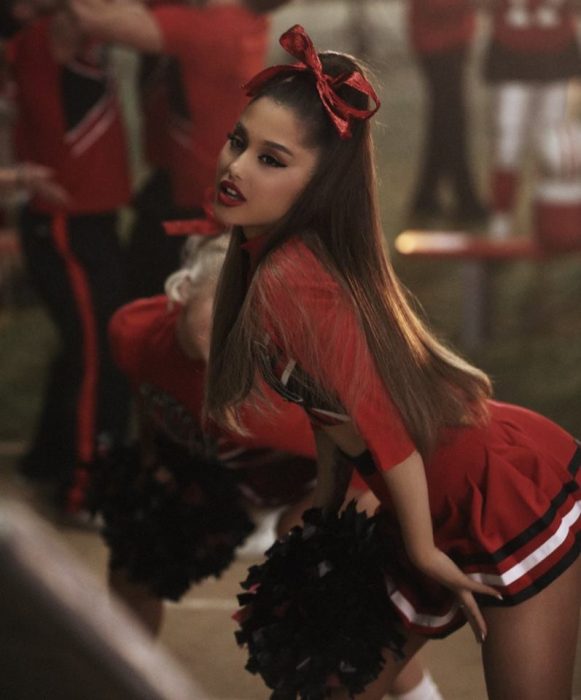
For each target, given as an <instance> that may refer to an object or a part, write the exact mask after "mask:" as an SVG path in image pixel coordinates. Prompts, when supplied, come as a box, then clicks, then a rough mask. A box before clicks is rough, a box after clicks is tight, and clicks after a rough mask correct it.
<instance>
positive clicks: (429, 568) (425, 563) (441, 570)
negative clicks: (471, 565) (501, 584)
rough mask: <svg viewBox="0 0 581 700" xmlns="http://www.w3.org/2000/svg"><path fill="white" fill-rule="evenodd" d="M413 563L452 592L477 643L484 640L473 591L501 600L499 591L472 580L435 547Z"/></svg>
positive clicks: (484, 627) (484, 630) (484, 633)
mask: <svg viewBox="0 0 581 700" xmlns="http://www.w3.org/2000/svg"><path fill="white" fill-rule="evenodd" d="M414 564H415V565H416V567H417V568H418V569H420V571H422V572H423V573H424V574H426V575H427V576H429V577H430V578H433V579H434V580H436V581H438V583H441V584H442V585H443V586H446V588H449V589H450V590H451V591H453V592H454V594H455V595H456V597H457V598H458V603H459V605H460V608H461V609H462V612H463V613H464V615H465V617H466V619H467V620H468V622H469V623H470V627H472V631H473V632H474V635H475V637H476V641H477V642H478V643H479V644H481V643H482V642H484V640H485V639H486V634H487V628H486V622H485V621H484V618H483V617H482V613H481V612H480V608H479V607H478V604H477V603H476V600H475V599H474V593H482V594H484V595H491V596H494V597H495V598H498V599H499V600H502V596H501V595H500V593H498V591H496V590H495V589H494V588H491V587H490V586H487V585H485V584H484V583H478V582H477V581H473V580H472V579H471V578H469V577H468V576H467V575H466V574H465V573H464V572H463V571H461V569H459V568H458V567H457V566H456V564H454V562H453V561H452V560H451V559H450V557H448V556H447V555H446V554H444V552H442V551H441V550H439V549H437V548H436V547H434V548H433V549H431V550H430V551H429V553H428V554H427V555H424V556H422V558H421V560H418V561H415V562H414Z"/></svg>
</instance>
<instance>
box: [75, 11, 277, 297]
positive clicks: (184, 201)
mask: <svg viewBox="0 0 581 700" xmlns="http://www.w3.org/2000/svg"><path fill="white" fill-rule="evenodd" d="M287 1H288V0H234V1H233V0H205V1H204V2H196V3H189V2H164V1H162V2H159V1H156V2H153V3H147V4H146V3H143V4H141V3H130V4H126V3H111V2H108V1H107V0H70V3H69V4H70V8H71V10H72V11H73V13H74V15H75V17H76V19H77V21H78V22H79V24H80V26H81V27H83V29H84V30H85V31H87V32H88V33H90V34H91V36H93V37H95V38H97V39H100V40H102V41H107V42H114V43H117V44H120V45H123V46H128V47H131V48H133V49H136V50H138V51H140V52H143V53H144V54H147V56H146V57H145V58H144V59H143V62H142V67H141V74H140V95H141V105H142V108H143V117H144V120H143V127H144V128H143V134H144V151H145V155H146V157H147V158H148V164H149V165H151V166H152V168H153V170H152V172H151V174H150V176H149V177H148V178H147V180H146V182H145V183H144V185H143V186H142V189H141V191H140V192H139V193H138V195H137V197H136V200H135V205H136V214H137V216H136V220H135V224H134V226H133V228H132V233H131V237H130V243H129V249H128V254H127V257H128V274H129V282H130V287H131V296H132V297H133V298H139V297H143V296H150V295H153V294H160V293H161V292H162V291H163V283H164V280H165V279H166V277H167V276H168V275H169V274H171V273H172V272H173V271H174V270H176V269H177V268H178V267H179V266H180V262H181V261H180V247H181V240H180V239H179V238H176V237H168V236H165V234H164V231H163V227H162V222H163V221H165V220H168V219H184V218H189V217H192V216H199V215H200V214H201V206H202V201H203V199H202V198H203V194H204V191H205V189H206V187H208V185H211V183H212V180H213V173H214V166H215V162H216V158H217V156H218V152H219V150H220V147H221V143H222V139H223V137H224V134H225V133H226V131H227V130H228V127H229V124H230V123H231V121H232V120H233V119H234V118H235V116H236V115H237V114H238V112H239V111H240V109H242V107H243V105H244V103H245V99H246V98H245V96H244V95H243V94H241V92H240V90H239V87H240V85H241V84H242V83H244V82H245V81H246V80H247V79H248V78H249V77H250V76H252V75H253V74H254V73H255V72H256V71H258V70H260V68H262V67H263V65H264V61H265V57H266V52H267V49H268V45H269V20H268V13H269V12H271V11H272V10H273V9H275V8H276V7H278V6H280V5H282V4H284V3H285V2H287ZM225 95H230V96H231V99H226V98H225Z"/></svg>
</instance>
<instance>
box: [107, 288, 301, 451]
mask: <svg viewBox="0 0 581 700" xmlns="http://www.w3.org/2000/svg"><path fill="white" fill-rule="evenodd" d="M179 312H180V306H179V305H178V304H176V305H174V307H173V308H171V309H169V308H168V300H167V297H165V296H156V297H152V298H149V299H140V300H138V301H135V302H132V303H130V304H127V305H126V306H124V307H122V308H121V309H119V310H118V311H117V312H116V313H115V315H114V316H113V318H112V319H111V322H110V326H109V335H110V339H111V344H112V350H113V354H114V357H115V360H116V362H117V364H118V365H119V367H120V368H121V369H122V370H123V372H124V373H125V374H126V375H127V377H128V378H129V380H130V382H131V384H132V385H133V387H134V389H135V391H136V393H137V394H138V395H139V396H140V397H141V400H142V401H143V404H144V408H145V410H146V412H147V414H148V416H149V417H150V418H151V419H152V420H153V421H154V423H155V424H156V426H157V427H158V428H159V429H160V430H162V431H163V432H164V433H166V434H167V435H168V436H169V437H170V438H172V439H173V440H175V441H176V442H178V443H180V444H182V445H184V446H186V447H188V448H191V447H192V446H194V445H195V444H196V443H197V442H198V441H199V440H201V439H202V430H201V419H200V416H201V412H202V405H203V396H204V381H205V366H204V363H203V362H202V361H196V360H192V359H190V358H189V357H188V356H187V355H185V354H184V352H183V351H182V350H181V348H180V346H179V344H178V342H177V339H176V333H175V324H176V317H177V315H178V314H179ZM265 389H266V390H268V389H267V388H266V387H265ZM273 401H274V402H275V403H276V404H277V406H280V409H281V411H280V413H277V414H276V415H274V416H273V417H272V418H269V417H268V416H264V415H258V414H257V413H256V412H255V411H251V410H246V411H245V413H244V423H245V425H246V427H247V428H248V430H249V433H250V435H245V436H240V435H230V434H226V433H222V434H221V435H220V438H219V451H220V455H221V457H222V459H224V460H226V461H229V460H230V459H231V455H232V454H235V453H237V452H240V448H241V447H247V448H249V449H255V448H270V449H274V450H283V451H285V452H289V453H292V454H295V455H303V456H305V457H314V454H315V447H314V441H313V438H312V432H311V430H310V428H309V424H308V421H307V419H306V418H305V416H304V414H303V413H302V411H301V410H300V409H299V408H298V407H296V406H292V405H289V404H286V403H283V402H282V401H281V400H280V399H279V398H278V397H277V396H276V395H274V394H273ZM237 458H238V456H237Z"/></svg>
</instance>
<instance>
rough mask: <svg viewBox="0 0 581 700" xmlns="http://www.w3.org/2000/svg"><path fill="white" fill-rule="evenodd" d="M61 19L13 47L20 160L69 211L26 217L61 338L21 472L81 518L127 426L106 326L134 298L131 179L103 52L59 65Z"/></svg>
mask: <svg viewBox="0 0 581 700" xmlns="http://www.w3.org/2000/svg"><path fill="white" fill-rule="evenodd" d="M53 21H57V20H56V19H55V17H54V16H49V17H45V18H41V19H38V20H35V21H34V22H32V23H30V24H28V25H27V26H26V27H25V28H24V29H22V30H21V31H20V32H19V33H18V34H17V35H16V36H15V37H14V38H13V39H12V40H11V41H10V42H9V44H8V45H7V59H8V64H9V71H10V77H11V79H12V81H13V84H14V86H15V100H16V103H17V121H16V127H15V146H16V154H17V157H18V158H19V160H28V161H32V162H35V163H39V164H41V165H45V166H48V167H50V168H51V169H52V170H53V171H54V173H55V180H56V181H57V182H58V183H59V184H60V185H61V186H62V187H63V188H64V189H65V190H66V192H67V193H68V195H69V197H70V203H69V204H68V205H67V206H66V208H65V207H62V206H56V205H54V204H50V203H47V202H45V201H41V200H40V199H39V198H35V199H34V200H33V201H31V202H30V203H29V205H28V206H26V207H25V208H24V209H23V211H22V214H21V218H20V231H21V236H22V248H23V251H24V255H25V258H26V262H27V266H28V270H29V273H30V277H31V280H32V282H33V284H34V286H35V288H36V291H37V293H38V295H39V297H40V298H41V299H42V301H43V302H44V303H45V304H46V306H47V307H48V310H49V312H50V316H51V318H52V319H53V320H54V321H55V324H56V328H57V331H58V333H59V336H60V338H59V340H60V343H59V350H58V354H57V358H56V359H55V361H54V362H53V364H52V367H51V373H50V378H49V381H48V384H47V389H46V393H45V397H44V409H43V411H42V414H41V418H40V421H39V426H38V429H37V431H36V435H35V438H34V444H33V446H32V448H31V450H30V453H29V455H27V457H26V458H25V460H24V461H25V466H24V468H25V469H26V472H25V473H28V474H33V473H34V474H36V475H39V474H41V473H42V474H44V476H46V477H51V478H56V479H57V480H58V481H59V482H60V483H61V487H62V489H63V491H64V492H65V494H66V495H65V497H64V498H65V502H64V507H65V508H67V509H70V510H77V509H78V508H79V507H80V506H81V505H82V500H83V497H84V496H83V494H84V489H85V487H86V482H87V469H86V467H87V465H88V464H90V463H91V462H92V460H93V459H94V457H95V450H96V448H97V446H98V445H104V446H105V445H108V444H111V443H113V442H116V441H119V440H122V439H123V437H124V433H125V428H126V421H127V414H128V400H129V394H128V389H127V386H126V384H125V382H124V380H123V377H122V376H121V375H120V373H119V371H118V370H117V369H116V368H115V366H114V365H113V362H112V360H111V358H110V354H109V350H108V345H107V335H106V328H107V322H108V320H109V318H110V317H111V315H112V313H113V312H114V311H115V310H116V309H117V308H118V307H119V306H121V304H122V303H124V302H125V301H126V293H125V284H126V273H125V270H124V262H123V251H122V249H121V246H120V243H119V239H118V235H117V233H118V232H117V214H118V210H119V208H120V207H122V206H125V205H126V204H127V203H128V201H129V198H130V177H129V164H128V159H127V148H126V140H125V134H124V129H123V122H122V115H121V110H120V105H119V102H118V100H117V96H116V91H115V85H114V81H113V79H112V76H111V74H110V72H109V68H108V65H107V51H106V47H105V46H103V45H99V44H94V43H90V44H89V43H87V44H85V45H84V46H83V47H82V48H81V49H80V50H79V51H78V52H77V54H76V55H75V56H74V57H72V58H71V60H69V61H68V62H67V63H60V62H59V61H58V60H57V58H56V56H55V51H54V44H53V37H52V36H51V28H52V26H53Z"/></svg>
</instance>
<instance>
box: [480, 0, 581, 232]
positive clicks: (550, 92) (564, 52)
mask: <svg viewBox="0 0 581 700" xmlns="http://www.w3.org/2000/svg"><path fill="white" fill-rule="evenodd" d="M478 4H479V5H480V6H481V7H482V8H484V9H486V10H487V11H488V14H489V19H490V36H489V38H488V44H487V48H486V51H485V56H484V79H485V81H486V82H487V83H488V84H489V85H490V87H491V91H492V115H493V117H492V119H493V139H494V143H493V152H492V159H493V160H492V171H491V176H490V197H491V202H490V204H491V210H492V214H491V218H490V222H489V234H490V235H491V236H492V237H494V238H501V239H502V238H507V237H509V236H510V235H511V234H512V233H515V232H514V210H515V206H516V202H517V194H518V186H519V183H520V179H521V178H520V172H521V170H522V167H523V156H524V154H525V151H526V149H527V147H529V148H530V149H531V151H532V153H533V154H535V155H537V153H538V151H539V143H540V142H542V141H543V139H544V135H545V133H547V132H548V131H551V132H555V131H559V130H560V129H562V128H563V126H564V125H565V123H566V113H567V88H568V85H569V83H570V80H571V78H574V77H578V76H579V75H581V52H580V50H579V40H578V36H577V19H576V16H575V8H574V4H573V3H572V2H568V1H567V0H562V1H561V0H558V1H557V2H553V1H552V0H479V2H478Z"/></svg>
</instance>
